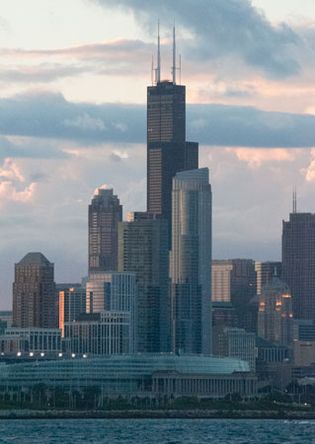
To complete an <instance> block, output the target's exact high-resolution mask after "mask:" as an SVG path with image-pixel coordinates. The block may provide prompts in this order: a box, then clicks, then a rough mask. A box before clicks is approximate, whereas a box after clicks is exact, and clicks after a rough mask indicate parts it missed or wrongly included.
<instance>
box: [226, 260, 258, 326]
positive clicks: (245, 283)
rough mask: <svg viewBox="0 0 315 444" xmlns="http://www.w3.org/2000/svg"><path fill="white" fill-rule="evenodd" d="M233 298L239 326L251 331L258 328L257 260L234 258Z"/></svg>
mask: <svg viewBox="0 0 315 444" xmlns="http://www.w3.org/2000/svg"><path fill="white" fill-rule="evenodd" d="M231 262H232V265H233V269H232V272H231V300H232V304H233V306H234V307H235V310H236V313H237V318H238V324H237V326H238V327H239V328H244V329H245V330H246V331H249V332H256V330H257V312H258V301H257V299H256V298H255V296H256V271H255V261H253V260H252V259H232V260H231Z"/></svg>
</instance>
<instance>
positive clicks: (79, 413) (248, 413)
mask: <svg viewBox="0 0 315 444" xmlns="http://www.w3.org/2000/svg"><path fill="white" fill-rule="evenodd" d="M8 419H11V420H21V419H45V420H47V419H59V420H60V419H239V420H241V419H246V420H255V419H256V420H257V419H267V420H271V419H275V420H279V419H280V420H315V411H312V412H307V411H289V410H287V411H286V410H281V411H278V410H268V411H263V410H147V411H140V410H125V411H119V410H111V411H97V410H92V411H91V410H89V411H85V410H73V411H72V410H2V411H1V410H0V420H8Z"/></svg>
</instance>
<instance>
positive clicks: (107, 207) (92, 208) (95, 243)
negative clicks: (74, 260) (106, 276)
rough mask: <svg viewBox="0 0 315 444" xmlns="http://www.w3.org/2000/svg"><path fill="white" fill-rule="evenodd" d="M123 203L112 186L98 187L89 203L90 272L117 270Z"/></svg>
mask: <svg viewBox="0 0 315 444" xmlns="http://www.w3.org/2000/svg"><path fill="white" fill-rule="evenodd" d="M121 220H122V205H120V202H119V199H118V197H117V196H115V195H114V192H113V190H112V189H111V188H108V187H107V188H104V187H101V188H98V189H97V190H96V192H95V194H94V196H93V198H92V202H91V204H90V205H89V273H92V272H96V271H116V270H117V254H118V231H117V230H118V222H120V221H121Z"/></svg>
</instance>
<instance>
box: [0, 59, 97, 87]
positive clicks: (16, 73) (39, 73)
mask: <svg viewBox="0 0 315 444" xmlns="http://www.w3.org/2000/svg"><path fill="white" fill-rule="evenodd" d="M91 71H92V72H93V71H95V68H93V67H89V66H75V65H71V66H66V65H61V64H58V63H56V64H47V63H42V64H40V65H37V66H33V67H30V66H19V67H14V68H5V67H2V68H1V69H0V81H3V82H15V83H20V82H21V83H25V82H28V83H34V82H42V83H48V82H53V81H55V80H58V79H62V78H65V77H74V76H77V75H80V74H83V73H86V72H91Z"/></svg>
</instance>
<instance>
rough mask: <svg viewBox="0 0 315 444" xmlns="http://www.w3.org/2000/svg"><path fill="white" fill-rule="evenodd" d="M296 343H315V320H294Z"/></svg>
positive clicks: (294, 338)
mask: <svg viewBox="0 0 315 444" xmlns="http://www.w3.org/2000/svg"><path fill="white" fill-rule="evenodd" d="M293 340H294V341H306V342H312V341H315V320H311V319H294V320H293Z"/></svg>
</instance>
